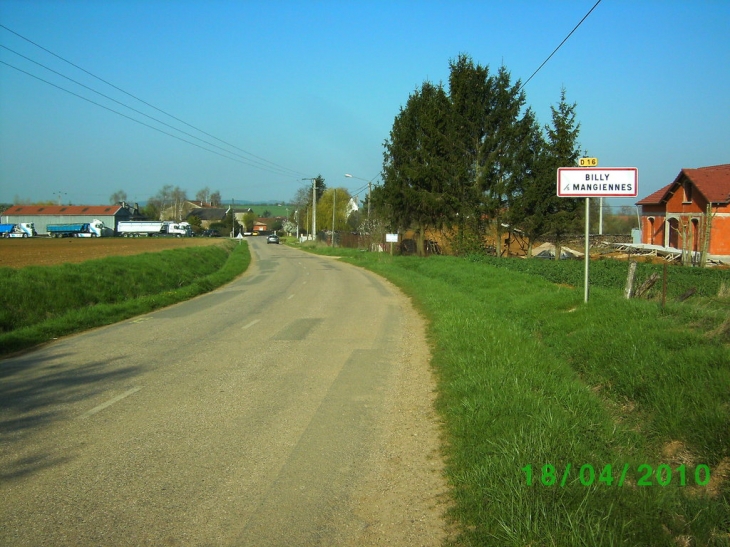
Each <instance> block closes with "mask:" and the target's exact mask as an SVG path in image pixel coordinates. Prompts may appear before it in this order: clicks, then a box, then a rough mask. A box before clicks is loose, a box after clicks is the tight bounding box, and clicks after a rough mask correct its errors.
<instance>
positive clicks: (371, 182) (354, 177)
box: [345, 173, 380, 222]
mask: <svg viewBox="0 0 730 547" xmlns="http://www.w3.org/2000/svg"><path fill="white" fill-rule="evenodd" d="M345 176H346V177H347V178H348V179H358V180H363V181H365V182H367V183H368V222H370V201H371V199H370V196H371V194H372V187H373V181H374V180H375V179H376V178H378V177H379V176H380V175H375V176H374V177H373V178H371V179H370V180H367V179H364V178H361V177H356V176H355V175H351V174H350V173H345Z"/></svg>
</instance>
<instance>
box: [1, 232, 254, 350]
mask: <svg viewBox="0 0 730 547" xmlns="http://www.w3.org/2000/svg"><path fill="white" fill-rule="evenodd" d="M250 259H251V258H250V254H249V251H248V245H247V244H245V243H242V244H241V243H240V242H233V241H226V242H222V244H221V245H213V246H205V247H189V248H184V249H175V250H169V251H163V252H159V253H145V254H141V255H134V256H125V257H108V258H103V259H99V260H89V261H86V262H82V263H79V264H63V265H59V266H43V267H41V266H28V267H25V268H21V269H13V268H0V355H7V354H9V353H12V352H15V351H19V350H22V349H26V348H29V347H32V346H35V345H37V344H41V343H44V342H47V341H49V340H52V339H54V338H57V337H59V336H64V335H67V334H71V333H74V332H79V331H82V330H86V329H89V328H93V327H98V326H101V325H108V324H111V323H114V322H117V321H121V320H123V319H126V318H128V317H133V316H135V315H139V314H142V313H148V312H150V311H153V310H155V309H158V308H161V307H164V306H169V305H171V304H174V303H176V302H180V301H183V300H187V299H189V298H192V297H194V296H197V295H199V294H202V293H205V292H208V291H211V290H213V289H215V288H216V287H219V286H221V285H223V284H225V283H227V282H229V281H231V280H233V279H234V278H235V277H236V276H238V275H239V274H241V273H242V272H243V271H245V270H246V268H247V267H248V264H249V262H250Z"/></svg>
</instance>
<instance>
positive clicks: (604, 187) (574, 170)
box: [558, 158, 639, 302]
mask: <svg viewBox="0 0 730 547" xmlns="http://www.w3.org/2000/svg"><path fill="white" fill-rule="evenodd" d="M580 164H581V165H594V166H595V165H598V159H597V158H581V159H580ZM638 195H639V170H638V169H637V168H636V167H559V168H558V197H561V198H586V227H585V238H586V241H585V280H584V288H583V299H584V302H588V286H589V282H588V280H589V269H590V255H589V251H590V198H631V197H636V196H638ZM559 258H560V257H558V259H559Z"/></svg>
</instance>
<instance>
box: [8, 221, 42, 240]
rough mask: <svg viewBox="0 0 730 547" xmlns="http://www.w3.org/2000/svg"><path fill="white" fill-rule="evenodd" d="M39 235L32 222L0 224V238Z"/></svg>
mask: <svg viewBox="0 0 730 547" xmlns="http://www.w3.org/2000/svg"><path fill="white" fill-rule="evenodd" d="M37 235H38V233H37V232H36V231H35V225H34V224H33V223H32V222H20V223H18V224H0V237H35V236H37Z"/></svg>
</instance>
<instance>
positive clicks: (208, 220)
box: [185, 207, 227, 228]
mask: <svg viewBox="0 0 730 547" xmlns="http://www.w3.org/2000/svg"><path fill="white" fill-rule="evenodd" d="M226 214H227V213H226V210H225V209H221V208H219V207H198V208H196V209H191V211H190V212H189V213H188V214H187V215H186V216H185V219H186V220H188V221H190V217H197V218H198V219H199V220H200V226H201V227H202V228H210V225H211V224H213V223H214V222H223V221H224V220H225V218H226Z"/></svg>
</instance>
